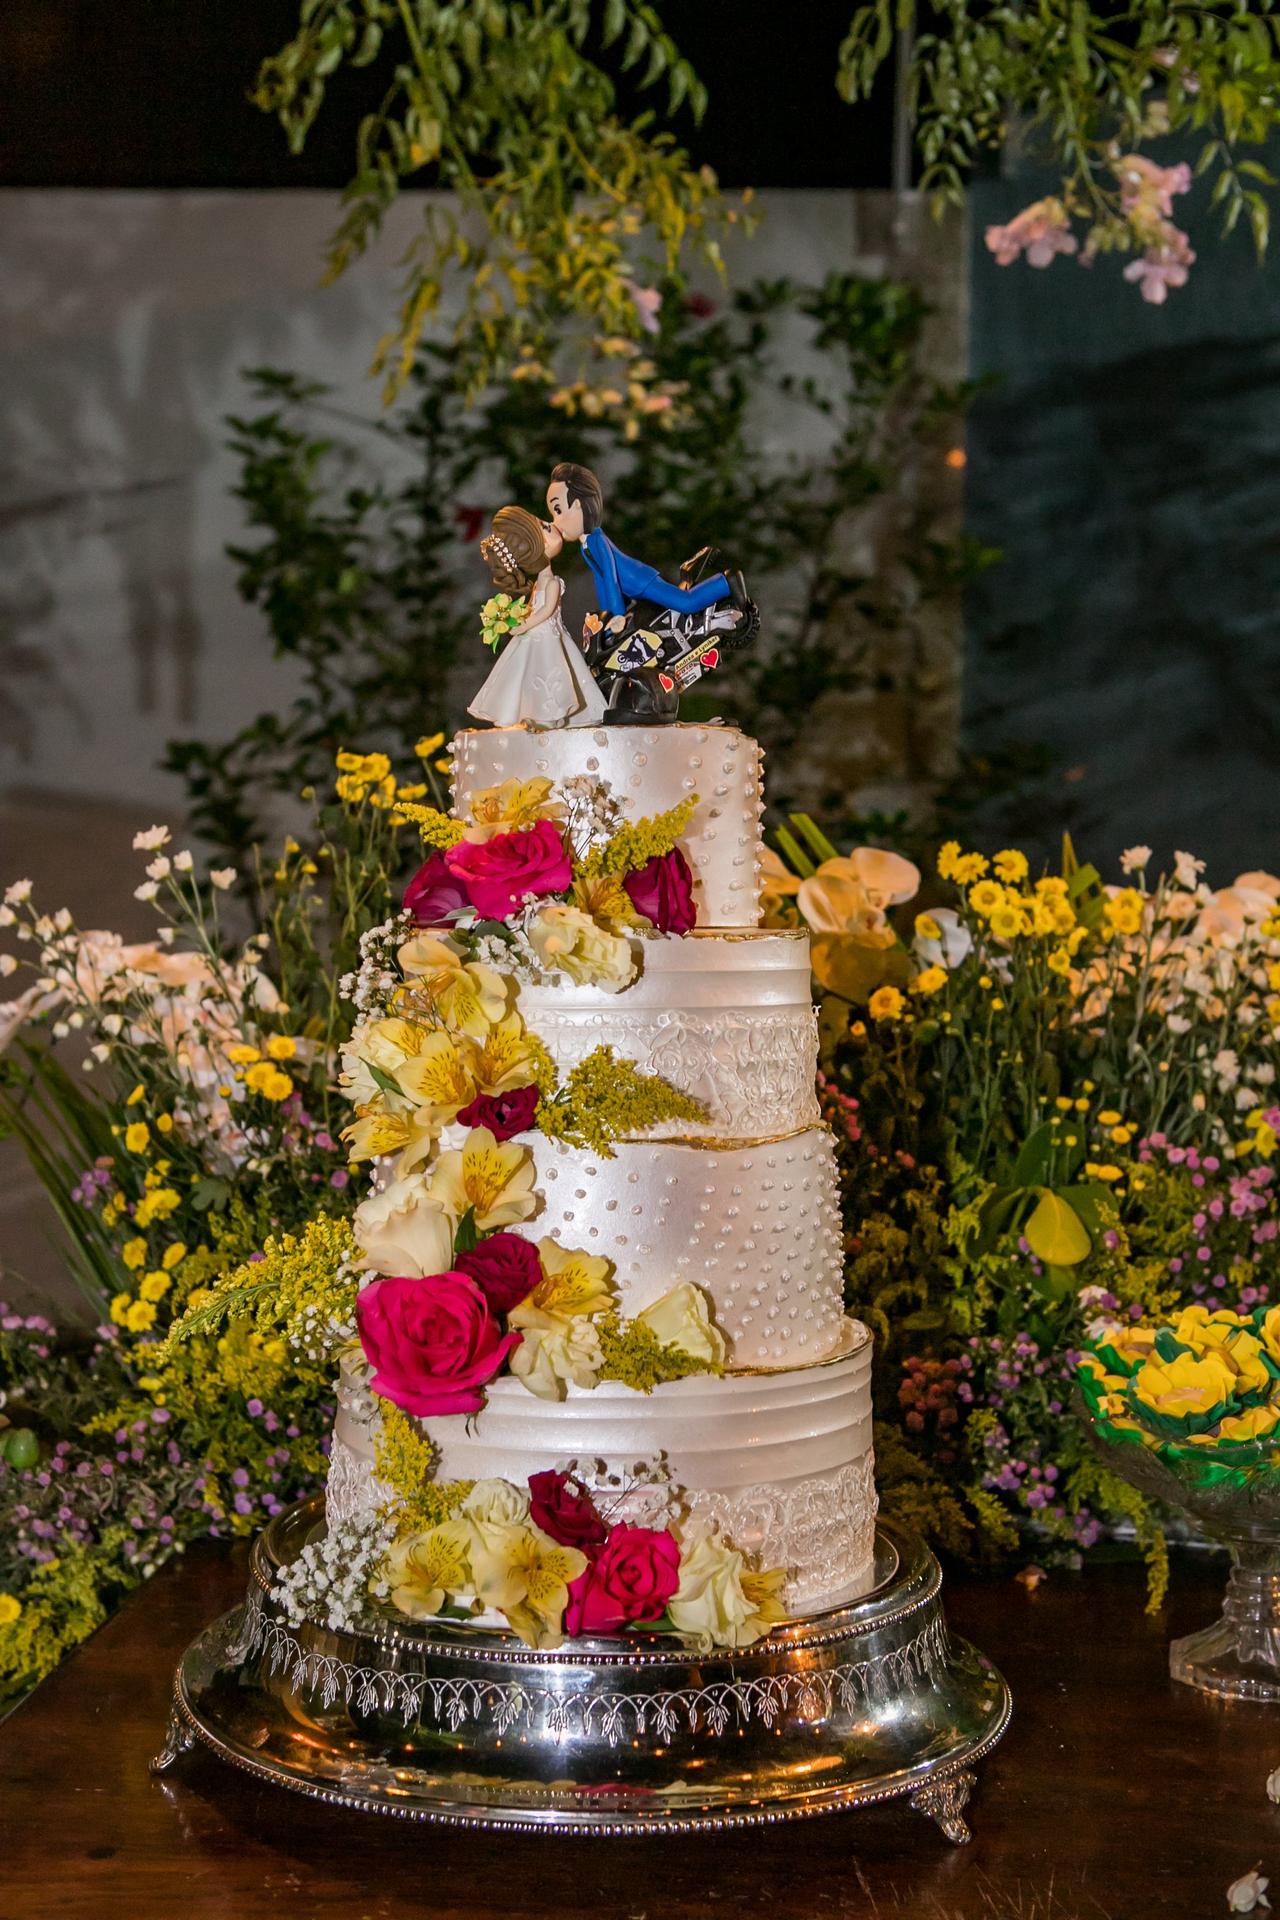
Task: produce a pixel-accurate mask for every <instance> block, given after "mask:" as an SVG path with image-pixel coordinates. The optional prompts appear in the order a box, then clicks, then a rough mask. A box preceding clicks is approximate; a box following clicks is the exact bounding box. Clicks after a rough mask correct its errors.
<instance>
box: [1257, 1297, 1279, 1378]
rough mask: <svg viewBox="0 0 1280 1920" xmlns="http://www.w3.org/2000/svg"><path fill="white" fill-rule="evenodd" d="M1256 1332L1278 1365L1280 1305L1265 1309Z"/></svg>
mask: <svg viewBox="0 0 1280 1920" xmlns="http://www.w3.org/2000/svg"><path fill="white" fill-rule="evenodd" d="M1258 1333H1259V1335H1260V1337H1261V1340H1262V1344H1263V1346H1264V1347H1265V1348H1266V1350H1267V1352H1268V1353H1269V1354H1270V1355H1271V1358H1272V1359H1273V1360H1274V1361H1275V1362H1276V1364H1277V1365H1280V1307H1269V1308H1268V1309H1267V1311H1266V1313H1264V1314H1263V1316H1262V1319H1261V1321H1260V1323H1259V1326H1258Z"/></svg>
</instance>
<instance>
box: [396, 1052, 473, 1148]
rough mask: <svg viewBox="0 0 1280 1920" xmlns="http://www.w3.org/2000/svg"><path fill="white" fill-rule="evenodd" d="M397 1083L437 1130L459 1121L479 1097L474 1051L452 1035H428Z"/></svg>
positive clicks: (403, 1068)
mask: <svg viewBox="0 0 1280 1920" xmlns="http://www.w3.org/2000/svg"><path fill="white" fill-rule="evenodd" d="M396 1080H397V1082H398V1084H399V1086H400V1087H401V1089H402V1091H403V1092H404V1094H405V1096H406V1097H407V1098H408V1099H409V1100H411V1101H412V1102H413V1105H414V1107H415V1109H417V1110H418V1111H419V1112H421V1111H422V1110H423V1109H425V1118H426V1121H427V1123H428V1124H431V1125H434V1126H435V1127H436V1128H437V1130H438V1129H439V1128H440V1127H443V1126H447V1125H448V1123H449V1121H451V1120H454V1119H456V1118H457V1116H458V1113H459V1112H460V1110H461V1109H462V1108H463V1107H469V1106H470V1105H471V1102H472V1101H473V1100H474V1099H475V1097H476V1081H475V1074H474V1072H473V1069H472V1059H471V1051H470V1049H469V1048H468V1047H467V1046H466V1043H465V1042H463V1043H461V1044H460V1043H459V1042H458V1041H457V1040H455V1039H454V1037H453V1035H452V1034H451V1033H445V1032H443V1031H442V1030H440V1029H438V1028H437V1030H436V1031H435V1032H434V1033H428V1034H427V1036H426V1038H425V1039H424V1040H423V1042H422V1046H421V1048H420V1050H419V1051H418V1052H417V1053H416V1054H415V1055H414V1057H413V1059H412V1060H406V1061H405V1063H404V1065H403V1066H402V1067H401V1068H400V1071H399V1072H398V1073H397V1075H396Z"/></svg>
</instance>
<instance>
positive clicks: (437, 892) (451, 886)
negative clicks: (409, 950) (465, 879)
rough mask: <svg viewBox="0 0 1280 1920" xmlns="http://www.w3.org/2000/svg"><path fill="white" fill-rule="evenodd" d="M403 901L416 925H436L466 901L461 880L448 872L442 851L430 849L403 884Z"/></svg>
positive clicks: (464, 889)
mask: <svg viewBox="0 0 1280 1920" xmlns="http://www.w3.org/2000/svg"><path fill="white" fill-rule="evenodd" d="M404 904H405V911H406V912H407V913H411V914H412V915H413V917H414V919H415V920H416V921H417V923H418V925H419V926H420V927H438V926H439V925H440V924H441V922H442V921H444V920H447V919H448V917H449V915H450V914H451V913H456V912H458V910H459V909H460V908H462V907H465V906H469V905H470V902H469V901H468V899H467V890H466V888H465V887H464V886H463V884H462V882H461V880H459V879H457V877H456V876H455V875H454V874H452V873H450V871H449V868H448V866H447V865H446V863H445V857H444V855H443V854H442V853H433V854H432V856H431V858H430V859H429V860H425V861H424V862H423V864H422V865H421V866H420V867H419V868H418V871H417V872H416V873H415V874H414V876H413V878H412V880H411V881H410V882H409V884H408V886H407V887H406V888H405V890H404Z"/></svg>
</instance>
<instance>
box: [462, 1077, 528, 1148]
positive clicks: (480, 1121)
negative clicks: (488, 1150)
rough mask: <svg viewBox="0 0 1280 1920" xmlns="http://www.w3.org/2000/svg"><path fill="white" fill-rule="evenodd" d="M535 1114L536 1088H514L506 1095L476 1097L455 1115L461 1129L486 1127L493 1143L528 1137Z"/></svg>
mask: <svg viewBox="0 0 1280 1920" xmlns="http://www.w3.org/2000/svg"><path fill="white" fill-rule="evenodd" d="M537 1111H538V1089H537V1088H536V1087H514V1088H513V1089H512V1090H511V1092H510V1093H479V1094H477V1095H476V1097H475V1099H474V1100H473V1101H472V1102H471V1105H470V1106H469V1107H463V1109H462V1111H461V1112H460V1113H459V1115H458V1119H459V1120H460V1121H461V1123H462V1125H463V1126H464V1127H488V1129H489V1131H490V1133H491V1134H492V1135H493V1137H494V1139H495V1140H510V1139H511V1137H512V1135H513V1134H517V1133H528V1131H529V1129H530V1127H531V1126H532V1125H533V1118H534V1115H535V1114H536V1113H537Z"/></svg>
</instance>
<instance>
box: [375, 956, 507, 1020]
mask: <svg viewBox="0 0 1280 1920" xmlns="http://www.w3.org/2000/svg"><path fill="white" fill-rule="evenodd" d="M400 966H401V970H402V971H403V972H404V974H405V976H406V977H407V978H408V979H409V980H410V981H411V982H412V988H411V992H412V994H413V996H414V998H419V997H423V998H425V999H426V1000H427V1002H428V1003H429V1006H430V1008H431V1011H432V1012H433V1013H434V1015H435V1016H436V1018H437V1019H439V1020H442V1021H443V1022H444V1024H445V1026H446V1027H447V1028H448V1029H449V1030H450V1032H452V1033H465V1034H467V1035H468V1036H469V1037H470V1038H471V1039H472V1040H483V1039H484V1037H485V1035H486V1034H487V1033H488V1031H489V1029H490V1027H491V1026H494V1025H495V1024H496V1023H497V1022H498V1021H499V1020H501V1019H502V1017H503V1015H504V1014H505V1013H506V1010H507V987H506V982H505V981H504V980H503V978H502V975H501V974H500V973H495V972H494V969H493V968H492V967H485V966H481V965H480V963H479V962H478V961H472V962H468V961H467V959H466V956H465V954H464V953H462V952H461V951H460V950H459V948H458V947H457V946H455V945H454V943H453V941H451V940H447V939H441V938H440V936H439V935H438V934H433V933H418V934H415V935H414V937H413V938H412V939H411V940H406V942H405V944H404V945H403V946H402V947H401V949H400Z"/></svg>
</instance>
